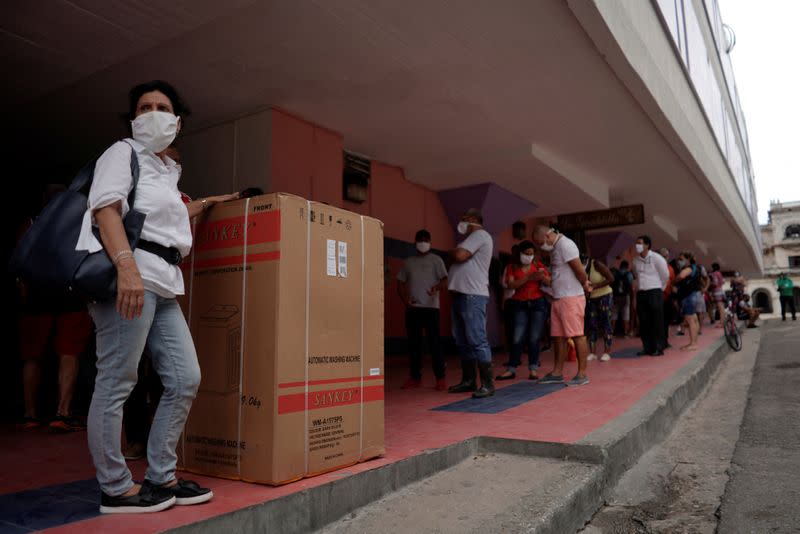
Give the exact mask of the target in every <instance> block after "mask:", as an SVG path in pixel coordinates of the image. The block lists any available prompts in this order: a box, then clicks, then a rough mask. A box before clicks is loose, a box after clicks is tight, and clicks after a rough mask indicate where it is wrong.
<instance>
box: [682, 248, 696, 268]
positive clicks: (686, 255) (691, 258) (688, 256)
mask: <svg viewBox="0 0 800 534" xmlns="http://www.w3.org/2000/svg"><path fill="white" fill-rule="evenodd" d="M681 256H683V257H684V258H686V259H687V260H689V263H690V264H691V265H695V264H696V263H697V262H696V261H695V258H694V254H693V253H691V252H689V251H688V250H684V251H683V252H681Z"/></svg>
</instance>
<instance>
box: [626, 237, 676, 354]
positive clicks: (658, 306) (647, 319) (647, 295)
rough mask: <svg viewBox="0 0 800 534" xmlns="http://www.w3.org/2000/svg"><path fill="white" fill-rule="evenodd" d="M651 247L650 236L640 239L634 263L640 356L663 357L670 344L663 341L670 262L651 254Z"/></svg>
mask: <svg viewBox="0 0 800 534" xmlns="http://www.w3.org/2000/svg"><path fill="white" fill-rule="evenodd" d="M652 245H653V242H652V241H651V240H650V237H649V236H646V235H642V236H639V238H638V239H637V240H636V256H635V257H634V259H633V266H634V270H635V271H636V278H637V281H638V288H637V292H636V309H637V312H638V315H639V334H640V336H641V338H642V350H641V351H640V352H639V353H638V355H639V356H663V355H664V349H665V348H666V343H667V342H666V339H665V338H664V297H663V291H664V289H665V288H666V287H667V282H669V269H668V268H667V260H665V259H664V258H663V257H662V256H661V255H660V254H656V253H655V252H653V251H652V250H651V249H652Z"/></svg>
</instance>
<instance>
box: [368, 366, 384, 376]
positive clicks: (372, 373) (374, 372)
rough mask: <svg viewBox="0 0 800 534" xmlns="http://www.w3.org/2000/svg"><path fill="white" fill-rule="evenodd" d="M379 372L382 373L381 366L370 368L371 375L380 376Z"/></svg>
mask: <svg viewBox="0 0 800 534" xmlns="http://www.w3.org/2000/svg"><path fill="white" fill-rule="evenodd" d="M379 374H381V368H380V367H373V368H372V369H370V370H369V376H378V375H379Z"/></svg>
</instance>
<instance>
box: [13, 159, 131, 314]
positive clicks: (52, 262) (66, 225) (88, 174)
mask: <svg viewBox="0 0 800 534" xmlns="http://www.w3.org/2000/svg"><path fill="white" fill-rule="evenodd" d="M96 164H97V158H94V159H92V160H91V161H90V162H89V163H87V164H86V165H85V166H84V167H83V168H82V169H81V170H80V172H78V174H77V176H76V177H75V178H74V179H73V180H72V183H71V184H70V186H69V188H68V189H67V190H66V191H64V192H61V193H58V194H56V195H55V196H54V197H53V198H52V200H51V201H50V202H48V204H47V206H45V208H44V209H43V210H42V212H41V213H40V214H39V216H38V217H37V218H36V219H35V220H34V221H33V224H32V225H31V227H30V228H29V229H28V231H27V232H25V234H24V235H23V236H22V238H21V239H20V241H19V243H17V246H16V248H15V249H14V252H13V253H12V255H11V261H10V266H9V267H10V271H11V272H12V274H14V275H15V276H16V277H17V278H18V279H19V280H21V281H22V282H25V283H26V284H28V285H29V286H31V287H36V288H38V289H40V290H46V291H51V292H53V293H54V294H64V293H73V294H76V295H78V296H80V297H82V298H84V299H86V300H88V301H93V302H101V301H105V300H111V299H113V298H115V296H116V293H117V270H116V266H115V265H114V263H113V262H112V261H111V258H109V256H108V254H107V253H106V250H105V248H103V249H101V250H99V251H97V252H91V253H90V252H89V251H88V250H75V245H76V244H77V243H78V237H79V236H80V232H81V226H82V224H83V216H84V214H85V213H86V210H87V205H88V196H89V190H90V189H91V187H92V182H93V180H94V171H95V166H96ZM131 177H132V187H131V190H130V193H128V206H129V208H130V209H129V210H128V213H127V214H126V215H125V217H124V218H123V220H122V223H123V226H124V228H125V234H126V236H127V238H128V243H129V244H130V246H131V250H134V249H136V245H137V244H138V242H139V236H140V235H141V233H142V226H143V225H144V220H145V215H146V214H144V213H142V212H139V211H136V210H134V209H133V206H134V202H135V200H136V186H137V185H138V183H139V160H138V158H137V156H136V150H135V149H134V148H133V146H131ZM92 230H93V231H94V234H95V236H96V237H97V238H98V240H100V231H99V229H98V228H93V229H92Z"/></svg>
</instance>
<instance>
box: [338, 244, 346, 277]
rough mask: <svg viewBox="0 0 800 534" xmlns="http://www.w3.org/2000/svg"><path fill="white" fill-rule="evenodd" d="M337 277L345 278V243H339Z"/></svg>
mask: <svg viewBox="0 0 800 534" xmlns="http://www.w3.org/2000/svg"><path fill="white" fill-rule="evenodd" d="M339 276H341V277H342V278H347V243H345V242H344V241H339Z"/></svg>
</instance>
